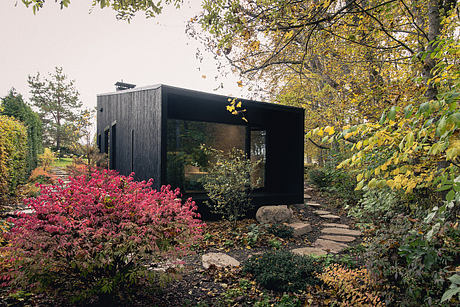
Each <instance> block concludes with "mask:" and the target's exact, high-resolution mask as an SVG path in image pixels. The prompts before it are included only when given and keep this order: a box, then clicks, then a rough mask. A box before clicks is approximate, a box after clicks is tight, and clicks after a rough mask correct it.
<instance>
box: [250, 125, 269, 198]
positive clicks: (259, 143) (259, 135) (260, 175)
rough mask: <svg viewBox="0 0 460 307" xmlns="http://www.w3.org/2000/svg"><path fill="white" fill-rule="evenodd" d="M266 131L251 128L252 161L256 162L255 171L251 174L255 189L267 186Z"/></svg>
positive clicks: (252, 185)
mask: <svg viewBox="0 0 460 307" xmlns="http://www.w3.org/2000/svg"><path fill="white" fill-rule="evenodd" d="M266 134H267V133H266V131H265V130H255V129H253V130H251V135H250V141H251V142H250V143H251V154H250V156H251V161H252V162H254V163H257V164H256V167H255V170H254V172H253V173H252V174H251V187H252V188H253V189H257V188H263V187H264V186H265V159H266V158H265V157H266V146H265V144H266V140H265V137H266Z"/></svg>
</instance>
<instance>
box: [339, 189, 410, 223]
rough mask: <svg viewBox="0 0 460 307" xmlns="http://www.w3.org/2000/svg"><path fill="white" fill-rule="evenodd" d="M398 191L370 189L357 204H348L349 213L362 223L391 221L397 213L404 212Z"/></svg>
mask: <svg viewBox="0 0 460 307" xmlns="http://www.w3.org/2000/svg"><path fill="white" fill-rule="evenodd" d="M403 207H404V206H403V204H402V202H401V198H400V197H399V195H398V192H396V191H394V190H391V189H389V188H384V189H368V190H367V191H366V192H365V193H364V195H363V197H362V198H361V199H360V200H359V201H358V203H356V204H352V205H348V206H347V207H346V209H349V211H348V214H349V215H350V216H353V217H354V218H356V219H357V220H358V221H360V222H362V223H373V224H379V223H382V222H387V223H388V222H391V219H392V218H393V217H394V216H395V214H398V213H401V212H404V208H403Z"/></svg>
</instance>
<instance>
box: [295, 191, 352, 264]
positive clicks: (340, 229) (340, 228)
mask: <svg viewBox="0 0 460 307" xmlns="http://www.w3.org/2000/svg"><path fill="white" fill-rule="evenodd" d="M311 191H312V188H311V187H308V186H305V194H307V193H308V192H311ZM305 200H306V201H307V202H306V204H305V205H306V206H307V207H310V208H311V209H312V210H313V213H314V214H316V215H318V216H319V217H320V218H321V220H322V222H321V223H320V225H319V226H318V227H320V231H321V235H320V237H319V238H318V239H317V240H316V241H315V242H313V243H312V246H309V247H303V248H295V249H292V250H291V251H292V252H293V253H296V254H299V255H325V254H327V253H333V254H336V253H338V252H340V251H342V250H343V249H345V248H347V247H348V245H347V243H350V242H353V241H354V240H356V238H357V237H359V236H360V235H361V232H360V231H358V230H351V229H349V228H350V226H348V225H345V224H340V223H333V222H334V221H338V220H340V216H338V215H335V214H332V213H331V212H330V211H328V210H325V209H324V208H323V205H321V204H320V203H318V202H313V201H311V197H310V198H308V199H307V198H306V199H305Z"/></svg>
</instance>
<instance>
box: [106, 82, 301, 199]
mask: <svg viewBox="0 0 460 307" xmlns="http://www.w3.org/2000/svg"><path fill="white" fill-rule="evenodd" d="M237 101H241V102H242V106H243V107H244V108H245V109H246V110H247V111H246V113H245V118H246V119H247V121H248V122H245V121H243V120H242V118H241V117H240V116H235V115H232V114H231V113H230V112H228V111H227V109H226V106H227V105H228V97H226V96H220V95H215V94H208V93H203V92H198V91H192V90H186V89H182V88H176V87H171V86H167V85H155V86H150V87H141V88H135V89H129V90H125V91H117V92H113V93H108V94H101V95H98V97H97V109H98V111H97V134H98V138H97V139H98V144H99V147H100V149H101V151H102V152H106V153H108V154H109V159H110V167H111V168H112V169H116V170H117V171H118V172H120V173H121V174H124V175H128V174H130V173H131V172H135V174H136V175H135V177H136V179H141V180H147V179H149V178H153V179H154V182H155V187H156V188H158V187H159V186H160V185H164V184H170V183H171V182H168V179H167V178H168V174H167V172H168V167H167V165H168V161H167V160H168V159H169V158H168V157H169V156H168V155H169V152H168V149H167V148H168V127H170V128H169V129H171V127H172V126H171V125H172V124H169V126H168V121H170V122H171V120H177V121H184V122H185V123H217V124H221V125H223V124H225V125H227V126H229V127H237V129H240V128H241V127H244V128H243V129H246V131H247V133H246V135H247V136H249V135H250V134H249V132H248V131H256V130H257V131H263V137H264V144H263V146H264V147H263V148H264V149H263V154H264V161H265V162H264V165H263V166H264V169H263V170H262V171H263V174H264V175H263V176H264V183H263V187H261V188H258V189H255V190H254V192H253V196H252V198H253V202H254V203H255V204H256V205H268V204H293V203H303V152H304V147H303V146H304V111H303V109H300V108H294V107H287V106H282V105H277V104H271V103H262V102H256V101H251V100H244V99H239V100H237ZM230 125H234V126H230ZM240 130H241V129H240ZM169 132H170V134H171V133H173V131H169ZM203 135H204V136H206V133H205V132H203ZM185 141H187V140H186V139H185ZM224 141H225V140H224ZM169 145H170V146H172V144H169ZM248 146H249V143H248V141H247V140H246V146H245V148H246V151H249V148H248ZM170 152H171V153H175V152H173V151H170ZM189 168H193V166H189ZM173 188H175V186H173ZM183 193H184V194H185V196H186V197H188V196H191V197H193V199H194V200H195V201H198V203H200V201H201V200H204V199H206V195H205V193H204V192H199V191H198V192H197V191H191V192H188V191H183Z"/></svg>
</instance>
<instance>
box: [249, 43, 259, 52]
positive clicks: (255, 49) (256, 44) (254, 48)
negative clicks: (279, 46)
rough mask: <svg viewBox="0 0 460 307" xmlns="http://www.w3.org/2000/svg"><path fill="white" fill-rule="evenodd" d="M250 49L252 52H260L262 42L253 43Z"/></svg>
mask: <svg viewBox="0 0 460 307" xmlns="http://www.w3.org/2000/svg"><path fill="white" fill-rule="evenodd" d="M249 49H250V50H252V51H258V50H259V49H260V42H259V41H253V42H251V43H250V44H249Z"/></svg>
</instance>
